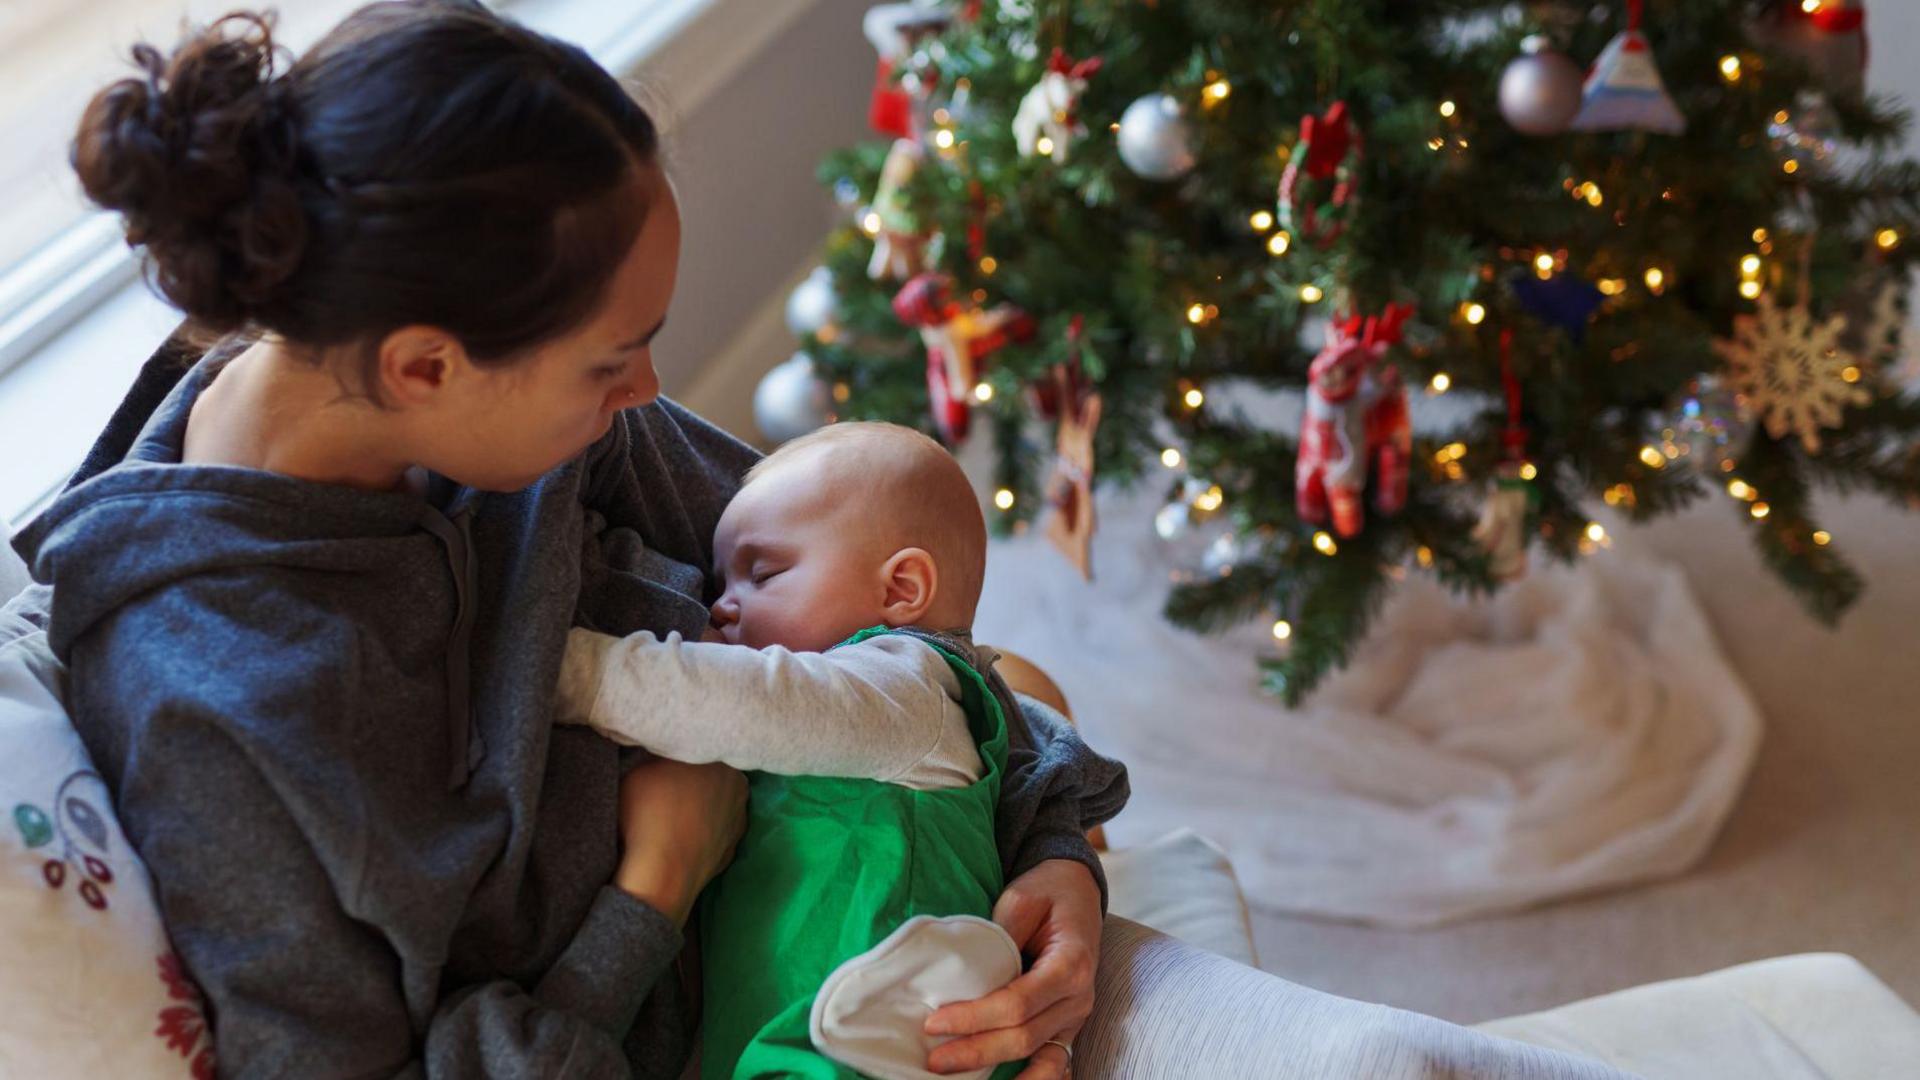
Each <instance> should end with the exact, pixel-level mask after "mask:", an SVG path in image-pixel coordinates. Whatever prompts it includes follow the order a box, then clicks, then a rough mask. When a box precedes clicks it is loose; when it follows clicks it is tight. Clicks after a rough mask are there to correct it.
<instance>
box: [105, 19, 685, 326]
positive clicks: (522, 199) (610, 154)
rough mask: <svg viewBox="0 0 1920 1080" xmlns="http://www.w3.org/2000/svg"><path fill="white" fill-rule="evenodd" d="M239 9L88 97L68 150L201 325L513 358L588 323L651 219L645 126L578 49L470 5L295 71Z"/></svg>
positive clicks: (348, 42)
mask: <svg viewBox="0 0 1920 1080" xmlns="http://www.w3.org/2000/svg"><path fill="white" fill-rule="evenodd" d="M272 30H273V18H272V16H271V14H267V15H262V14H256V13H251V12H236V13H234V14H231V15H228V16H226V17H224V18H222V19H220V20H218V21H216V22H214V23H213V24H212V25H210V26H208V27H205V28H202V29H199V30H197V31H194V32H192V33H190V34H189V35H188V36H187V37H186V39H185V40H183V41H182V42H181V43H180V44H179V45H178V46H177V47H176V48H175V49H174V50H173V53H172V54H171V55H170V56H162V55H161V53H160V52H159V51H158V50H157V49H155V48H153V47H152V46H151V45H144V44H143V45H139V46H136V47H135V48H134V50H133V59H134V62H135V64H136V65H137V66H138V67H139V68H140V69H141V75H140V76H139V77H137V78H128V79H122V80H121V81H119V82H116V83H114V84H113V85H111V86H109V87H107V88H106V89H104V90H102V91H100V92H99V93H98V94H97V95H95V96H94V98H93V101H92V102H91V103H90V104H89V105H88V106H87V111H86V114H85V115H84V116H83V117H82V118H81V121H80V130H79V133H78V135H77V136H76V138H75V139H74V144H73V166H74V169H75V170H76V171H77V172H78V173H79V174H80V183H81V186H82V187H83V188H85V190H86V193H87V195H88V196H89V197H91V198H92V199H93V200H94V201H95V202H97V203H99V204H100V205H102V206H104V207H107V208H109V209H112V210H118V211H120V212H121V213H122V214H124V215H125V218H126V227H127V240H128V242H129V243H131V244H134V245H143V246H144V247H145V248H146V258H147V267H148V273H149V275H150V277H151V279H152V281H153V282H154V285H155V286H156V287H157V288H158V289H159V291H160V292H161V293H163V294H165V296H166V297H167V299H169V300H171V301H173V302H174V303H175V304H176V305H178V306H179V307H180V308H181V309H182V310H184V311H185V312H186V313H187V314H188V315H189V316H190V317H191V318H192V319H193V320H194V321H195V322H196V323H198V324H199V326H200V327H201V328H204V329H208V330H216V331H220V330H234V329H240V328H258V329H265V330H270V331H273V332H275V333H277V334H280V335H281V336H283V337H285V338H287V339H288V340H290V341H293V342H297V343H299V344H302V345H307V346H316V347H323V348H324V347H330V346H339V345H348V344H356V343H358V344H367V343H371V342H375V341H378V340H379V339H380V338H382V337H384V336H385V335H386V334H387V333H389V332H390V331H392V330H395V329H398V328H399V327H401V326H405V325H409V324H413V323H427V324H430V325H434V326H438V327H441V328H443V329H445V330H447V331H449V332H450V333H453V334H455V335H457V336H458V337H459V338H460V340H461V342H462V344H463V345H464V346H465V348H466V349H467V351H468V353H469V354H470V355H472V356H473V357H474V358H475V359H476V360H482V361H486V360H506V359H512V358H515V357H516V356H517V355H518V354H520V353H522V352H523V351H524V350H526V349H528V348H530V347H532V346H535V345H538V344H539V343H541V342H543V341H546V340H548V339H550V338H553V337H556V336H558V335H560V334H562V333H564V332H566V331H568V330H570V329H572V328H574V327H575V326H577V325H578V324H580V323H581V322H583V321H584V320H585V319H587V318H588V317H590V316H591V315H592V314H593V312H594V311H595V310H596V309H597V308H598V306H599V305H600V302H601V301H602V299H603V297H604V295H605V292H606V288H607V285H608V282H609V281H610V280H611V279H612V277H613V274H614V271H615V269H616V268H617V267H618V266H619V264H620V262H621V260H622V259H623V258H624V257H625V255H626V252H627V250H628V248H629V247H630V246H631V245H632V243H633V239H634V237H635V236H636V235H637V234H638V233H639V230H640V225H641V223H642V221H643V219H644V217H645V214H646V206H645V203H644V201H643V200H642V199H640V198H637V197H636V196H635V194H634V191H635V188H634V184H633V181H634V178H635V176H636V174H637V172H638V171H639V169H640V168H641V167H643V166H646V165H651V164H653V163H654V162H655V161H656V159H657V155H658V149H659V143H658V133H657V131H656V129H655V127H654V124H653V121H652V120H651V119H650V118H649V117H648V116H647V113H646V111H645V110H644V109H642V108H641V107H640V106H639V105H638V104H637V103H636V102H635V101H634V100H633V99H632V98H631V97H629V96H628V95H627V93H626V92H625V91H624V90H623V89H622V88H621V86H620V84H619V83H618V82H616V81H615V80H614V78H613V77H612V76H611V75H609V74H608V73H607V72H606V71H605V70H604V69H602V68H601V67H600V66H599V65H598V64H596V63H594V62H593V60H592V59H590V58H589V57H588V56H587V55H586V53H584V52H582V51H581V50H580V49H578V48H576V47H574V46H572V45H568V44H565V43H563V42H559V41H555V40H553V39H552V38H549V37H545V36H543V35H541V34H537V33H535V32H533V31H531V30H528V29H526V28H525V27H522V26H520V25H518V24H516V23H513V22H509V21H507V20H505V19H502V18H500V17H498V16H496V15H494V14H492V13H491V12H489V11H487V10H486V9H485V8H483V7H481V6H480V5H479V4H478V3H473V2H462V0H398V2H393V3H379V4H371V5H369V6H367V7H363V8H361V9H359V10H358V11H356V12H354V13H353V14H352V15H350V16H348V17H347V18H346V20H345V21H343V22H341V23H340V25H339V26H337V27H335V28H334V30H333V31H332V32H331V33H329V34H328V35H327V36H326V37H325V38H323V39H322V40H321V41H320V42H319V43H317V44H316V45H314V46H313V48H312V49H310V50H308V51H307V53H306V54H305V55H303V56H301V57H300V58H299V59H298V60H297V61H294V62H293V63H292V64H291V65H290V66H288V67H287V68H286V70H285V71H284V72H280V71H279V68H280V67H281V65H282V64H283V63H284V62H285V60H286V56H285V54H284V50H281V49H278V48H276V46H275V45H274V43H273V36H272Z"/></svg>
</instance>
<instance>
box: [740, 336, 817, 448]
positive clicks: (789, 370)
mask: <svg viewBox="0 0 1920 1080" xmlns="http://www.w3.org/2000/svg"><path fill="white" fill-rule="evenodd" d="M833 421H834V415H833V391H832V390H831V388H829V387H828V386H827V384H826V383H825V382H824V381H823V380H822V379H821V378H820V376H819V374H818V373H817V372H816V371H815V370H814V366H813V357H811V356H808V355H807V354H806V353H803V352H797V353H794V354H793V357H792V358H791V359H789V360H787V361H786V362H785V363H783V364H781V365H779V366H778V367H776V368H774V369H773V370H772V371H769V372H767V374H766V375H765V377H763V378H762V379H761V380H760V385H759V386H757V387H755V388H754V391H753V422H754V424H755V425H757V426H758V427H759V428H760V433H761V434H762V435H765V436H766V437H767V438H768V439H769V440H771V441H773V442H776V443H783V442H786V441H787V440H788V439H795V438H799V437H800V436H802V435H805V434H806V433H807V432H809V431H813V430H815V429H816V428H820V427H824V426H826V425H827V424H831V423H833Z"/></svg>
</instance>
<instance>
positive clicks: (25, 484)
mask: <svg viewBox="0 0 1920 1080" xmlns="http://www.w3.org/2000/svg"><path fill="white" fill-rule="evenodd" d="M365 2H367V0H278V2H277V3H276V2H275V0H66V2H61V0H0V74H4V78H0V140H4V141H0V145H3V146H5V147H6V148H7V150H6V153H5V154H4V155H0V520H9V521H15V522H18V521H20V520H23V519H24V518H25V517H26V516H28V515H30V513H31V512H32V510H33V509H34V508H35V507H36V506H37V505H39V504H40V503H42V502H44V501H45V499H46V498H48V497H49V496H50V495H51V494H52V493H53V492H54V491H56V490H58V488H59V486H60V484H61V483H62V482H63V480H64V478H65V476H66V475H67V473H68V472H69V471H70V470H71V469H72V467H73V466H74V465H75V464H77V463H78V462H79V460H80V458H81V456H82V455H83V454H84V453H85V451H86V449H87V447H88V446H89V445H91V443H92V440H93V436H94V435H95V434H96V433H97V432H98V431H99V430H100V427H101V425H102V424H104V423H105V421H106V418H107V417H108V416H109V415H110V414H111V413H112V411H113V407H114V405H115V404H117V403H118V401H119V399H120V395H121V394H122V393H123V392H124V390H125V388H126V386H127V385H128V383H129V382H131V380H132V378H133V375H134V373H135V371H137V370H138V367H139V365H140V363H141V361H142V360H144V359H145V358H146V353H147V352H148V351H149V350H150V349H151V348H152V347H153V346H154V345H157V344H158V343H159V342H160V340H161V339H162V338H163V337H164V336H165V335H166V333H167V331H168V330H170V329H171V328H172V327H173V326H174V325H176V324H177V322H178V320H179V315H178V313H177V312H174V311H173V310H172V309H170V308H168V307H167V306H166V304H164V303H163V302H162V301H160V300H159V299H157V298H156V297H154V296H153V295H152V294H151V293H149V292H148V291H147V290H146V289H145V287H144V286H143V285H141V284H139V283H138V282H137V280H136V278H137V263H136V261H135V259H134V258H133V256H132V254H131V253H129V252H128V251H127V248H126V244H125V242H124V240H123V237H122V234H121V230H120V224H119V221H118V219H117V217H115V216H114V215H110V214H103V213H100V212H99V211H97V210H93V209H91V208H90V207H89V206H88V204H87V203H86V201H85V199H84V197H83V196H82V195H81V194H80V191H79V184H78V181H77V179H76V178H75V177H74V175H73V170H72V167H71V166H70V165H69V164H68V162H67V154H68V146H69V143H70V142H71V140H72V138H73V133H74V130H75V128H76V127H77V126H78V124H79V119H80V113H81V111H82V110H83V109H84V108H85V107H86V103H87V101H88V100H89V99H91V98H92V96H93V94H94V93H96V92H97V91H98V90H99V89H100V88H101V87H103V86H105V85H106V84H107V83H109V82H111V81H112V80H113V79H116V78H121V77H124V76H126V75H129V74H131V73H132V72H133V71H134V69H133V67H132V65H131V63H130V62H129V53H130V50H131V48H132V46H133V45H134V43H135V42H137V41H149V42H152V43H153V44H155V45H156V46H158V47H160V48H162V49H166V48H169V47H171V46H172V45H173V43H174V42H175V41H176V40H178V37H179V31H180V27H181V25H182V23H183V21H184V22H191V23H204V22H206V21H208V20H209V19H213V18H218V17H219V16H221V15H224V14H226V13H227V12H229V11H231V10H234V9H235V8H254V9H270V8H277V9H278V10H279V17H278V23H277V28H276V34H275V36H276V38H277V39H278V40H279V41H280V43H281V44H283V45H285V46H287V47H289V48H290V49H291V50H292V51H294V52H295V53H298V52H299V51H300V50H301V49H303V48H305V47H306V46H307V45H308V44H310V43H311V42H312V41H314V40H315V39H317V38H318V37H319V36H320V35H321V34H323V33H325V32H326V31H327V30H328V29H329V28H331V27H332V26H333V25H334V24H335V23H337V22H338V21H339V20H340V18H341V17H342V16H343V15H345V14H346V13H347V12H349V11H352V10H353V9H355V8H357V7H359V6H361V5H362V4H363V3H365ZM815 2H816V0H786V2H783V3H782V5H780V7H779V8H778V9H776V10H775V11H767V10H766V9H765V8H763V7H762V5H761V3H760V0H489V3H490V6H492V7H494V8H495V9H497V10H501V11H504V12H506V13H508V14H510V15H512V16H513V17H515V18H517V19H520V20H522V21H523V22H525V23H527V24H528V25H530V26H533V27H535V28H537V29H540V30H542V31H544V32H547V33H550V34H553V35H555V36H558V37H561V38H565V39H569V40H572V41H576V42H579V43H580V44H581V45H583V46H585V47H586V48H587V50H588V51H589V52H590V53H592V55H593V56H594V58H595V59H597V60H599V61H600V62H601V63H602V64H603V65H605V66H606V67H607V68H608V69H610V70H612V71H614V72H616V73H624V72H629V71H632V70H633V69H634V68H635V67H636V66H637V65H638V64H639V63H640V62H641V61H642V60H644V59H648V58H650V57H653V56H655V55H664V54H665V47H666V46H667V45H668V44H670V43H677V44H684V45H687V46H688V48H684V49H681V48H676V49H675V50H673V52H674V54H675V55H674V56H673V57H672V60H673V61H674V62H671V63H663V64H662V65H660V66H661V67H662V68H664V69H667V70H666V71H665V74H666V75H667V76H668V77H669V80H670V81H671V82H672V83H674V85H676V86H677V87H679V88H680V89H681V93H680V95H679V97H680V99H681V101H683V102H687V101H691V100H693V99H694V98H696V97H697V96H700V95H702V94H704V93H708V92H711V91H712V89H714V88H715V87H716V86H718V85H720V84H721V83H722V82H724V80H725V79H726V78H727V77H728V74H729V73H730V72H732V71H734V70H737V69H738V67H739V65H741V64H743V63H745V62H746V61H747V60H748V59H749V58H750V57H751V56H752V54H753V53H754V51H755V50H756V49H757V48H758V46H759V45H760V44H763V43H764V41H765V40H766V39H767V37H768V36H770V35H771V34H772V33H774V32H775V31H777V29H778V28H779V27H780V26H782V25H785V24H786V23H789V22H791V21H792V20H793V19H795V18H797V17H798V16H799V14H800V13H801V12H803V11H805V10H807V9H808V8H810V7H811V6H813V4H814V3H815Z"/></svg>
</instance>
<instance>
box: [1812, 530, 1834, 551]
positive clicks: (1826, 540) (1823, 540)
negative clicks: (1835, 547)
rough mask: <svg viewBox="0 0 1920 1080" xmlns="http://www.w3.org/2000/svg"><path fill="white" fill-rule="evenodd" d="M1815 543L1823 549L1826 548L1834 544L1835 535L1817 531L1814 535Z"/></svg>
mask: <svg viewBox="0 0 1920 1080" xmlns="http://www.w3.org/2000/svg"><path fill="white" fill-rule="evenodd" d="M1813 542H1814V543H1816V544H1818V545H1820V546H1821V547H1826V546H1827V545H1828V544H1831V543H1833V534H1832V533H1830V532H1828V531H1827V530H1825V529H1816V530H1814V533H1813Z"/></svg>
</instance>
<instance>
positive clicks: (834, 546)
mask: <svg viewBox="0 0 1920 1080" xmlns="http://www.w3.org/2000/svg"><path fill="white" fill-rule="evenodd" d="M713 562H714V573H715V575H716V576H717V577H718V578H719V580H720V585H721V590H722V592H721V595H720V599H719V601H718V602H717V603H715V604H714V607H713V625H714V626H715V627H716V628H717V629H719V631H720V632H721V634H722V635H723V636H725V638H726V639H727V640H728V641H729V642H732V643H734V644H736V645H750V646H752V647H754V648H756V649H758V648H765V647H766V646H768V645H783V646H785V647H787V648H789V649H792V650H794V651H795V652H820V651H823V650H825V649H828V648H830V647H832V646H834V645H837V644H839V643H840V642H842V641H844V640H846V639H847V638H848V637H851V636H852V635H853V634H854V633H855V632H857V631H860V630H864V629H866V628H867V627H870V626H879V625H881V624H885V625H887V626H894V627H900V626H920V627H924V628H926V629H929V630H964V629H968V628H970V627H972V625H973V611H974V608H975V607H976V606H977V605H978V604H979V602H980V583H981V579H982V578H983V577H984V576H985V574H986V565H987V526H986V520H985V518H983V517H982V516H981V513H980V504H979V502H978V501H977V500H976V499H975V497H974V494H973V488H972V486H971V485H970V484H968V483H967V478H966V475H965V474H964V473H963V472H961V470H960V464H959V463H958V462H956V461H954V460H953V455H952V454H949V453H948V452H947V451H946V450H945V449H944V448H943V447H941V445H940V444H939V443H937V442H934V441H933V440H932V439H929V438H928V437H926V436H925V435H922V434H920V433H919V432H917V431H914V430H912V429H910V428H904V427H899V426H897V425H894V424H875V423H849V424H834V425H832V426H829V427H824V428H821V429H820V430H819V431H816V432H813V433H812V434H810V435H806V436H803V437H801V438H798V439H795V440H794V441H792V442H790V443H787V444H786V445H785V446H782V447H781V448H780V449H779V450H777V451H775V452H774V453H773V454H772V455H771V456H769V457H768V458H767V459H766V460H765V461H762V462H761V463H760V464H759V465H757V466H755V467H754V469H753V471H752V472H749V473H748V474H747V482H746V485H745V486H744V487H742V488H741V489H740V493H739V494H738V495H736V496H734V499H733V502H732V503H730V504H728V506H727V510H726V513H724V514H722V515H721V516H720V525H719V527H718V528H717V529H715V530H714V534H713Z"/></svg>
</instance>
